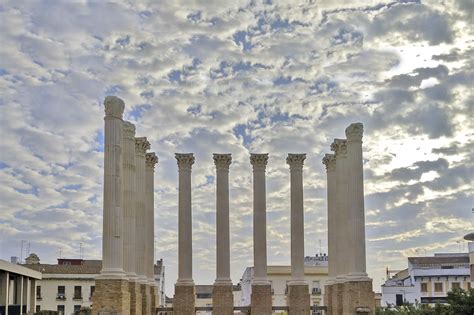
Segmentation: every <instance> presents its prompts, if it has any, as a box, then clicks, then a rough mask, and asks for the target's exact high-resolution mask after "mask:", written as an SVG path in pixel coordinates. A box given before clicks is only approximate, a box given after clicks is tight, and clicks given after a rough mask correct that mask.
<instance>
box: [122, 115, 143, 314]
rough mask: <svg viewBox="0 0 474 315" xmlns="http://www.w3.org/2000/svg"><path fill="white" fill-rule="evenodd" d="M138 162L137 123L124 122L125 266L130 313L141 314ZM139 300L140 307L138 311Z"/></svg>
mask: <svg viewBox="0 0 474 315" xmlns="http://www.w3.org/2000/svg"><path fill="white" fill-rule="evenodd" d="M135 177H136V162H135V125H134V124H132V123H131V122H128V121H124V122H123V211H124V240H123V252H124V256H123V258H124V260H123V267H124V270H125V273H126V274H127V278H128V281H129V283H128V288H129V291H130V314H132V315H135V314H141V294H140V285H139V283H138V277H137V273H136V255H135V247H136V238H135V235H136V233H135V231H136V211H135V210H136V207H135V206H136V196H135V194H136V179H135ZM137 301H138V303H139V306H140V307H139V309H138V311H137Z"/></svg>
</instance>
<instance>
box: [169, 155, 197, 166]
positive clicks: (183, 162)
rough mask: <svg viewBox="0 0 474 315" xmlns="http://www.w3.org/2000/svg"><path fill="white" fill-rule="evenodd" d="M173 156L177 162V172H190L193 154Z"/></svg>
mask: <svg viewBox="0 0 474 315" xmlns="http://www.w3.org/2000/svg"><path fill="white" fill-rule="evenodd" d="M174 156H175V158H176V161H177V162H178V168H179V170H185V169H188V170H191V167H192V165H193V164H194V154H193V153H175V154H174Z"/></svg>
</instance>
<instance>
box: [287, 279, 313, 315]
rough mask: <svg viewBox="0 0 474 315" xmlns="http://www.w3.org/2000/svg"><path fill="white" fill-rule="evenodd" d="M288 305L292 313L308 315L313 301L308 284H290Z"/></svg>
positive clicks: (294, 314)
mask: <svg viewBox="0 0 474 315" xmlns="http://www.w3.org/2000/svg"><path fill="white" fill-rule="evenodd" d="M288 306H289V310H290V314H291V315H308V314H309V313H310V311H311V309H310V306H311V301H310V296H309V286H308V285H307V284H290V285H288Z"/></svg>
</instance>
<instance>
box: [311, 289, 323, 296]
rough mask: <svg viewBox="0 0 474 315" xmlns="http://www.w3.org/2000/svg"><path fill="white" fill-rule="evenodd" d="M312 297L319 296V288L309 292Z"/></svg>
mask: <svg viewBox="0 0 474 315" xmlns="http://www.w3.org/2000/svg"><path fill="white" fill-rule="evenodd" d="M311 294H312V295H320V294H321V288H313V289H312V290H311Z"/></svg>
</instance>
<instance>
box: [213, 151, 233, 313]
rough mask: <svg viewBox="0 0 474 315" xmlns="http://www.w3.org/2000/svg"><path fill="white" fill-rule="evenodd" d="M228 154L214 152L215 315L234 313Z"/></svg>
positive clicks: (229, 162)
mask: <svg viewBox="0 0 474 315" xmlns="http://www.w3.org/2000/svg"><path fill="white" fill-rule="evenodd" d="M231 163H232V156H231V155H230V154H214V164H215V165H216V222H217V228H216V245H217V255H216V256H217V272H216V274H217V276H216V281H215V282H214V288H213V292H212V302H213V310H212V313H213V314H216V315H226V314H234V296H233V290H232V280H231V279H230V230H229V166H230V164H231Z"/></svg>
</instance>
